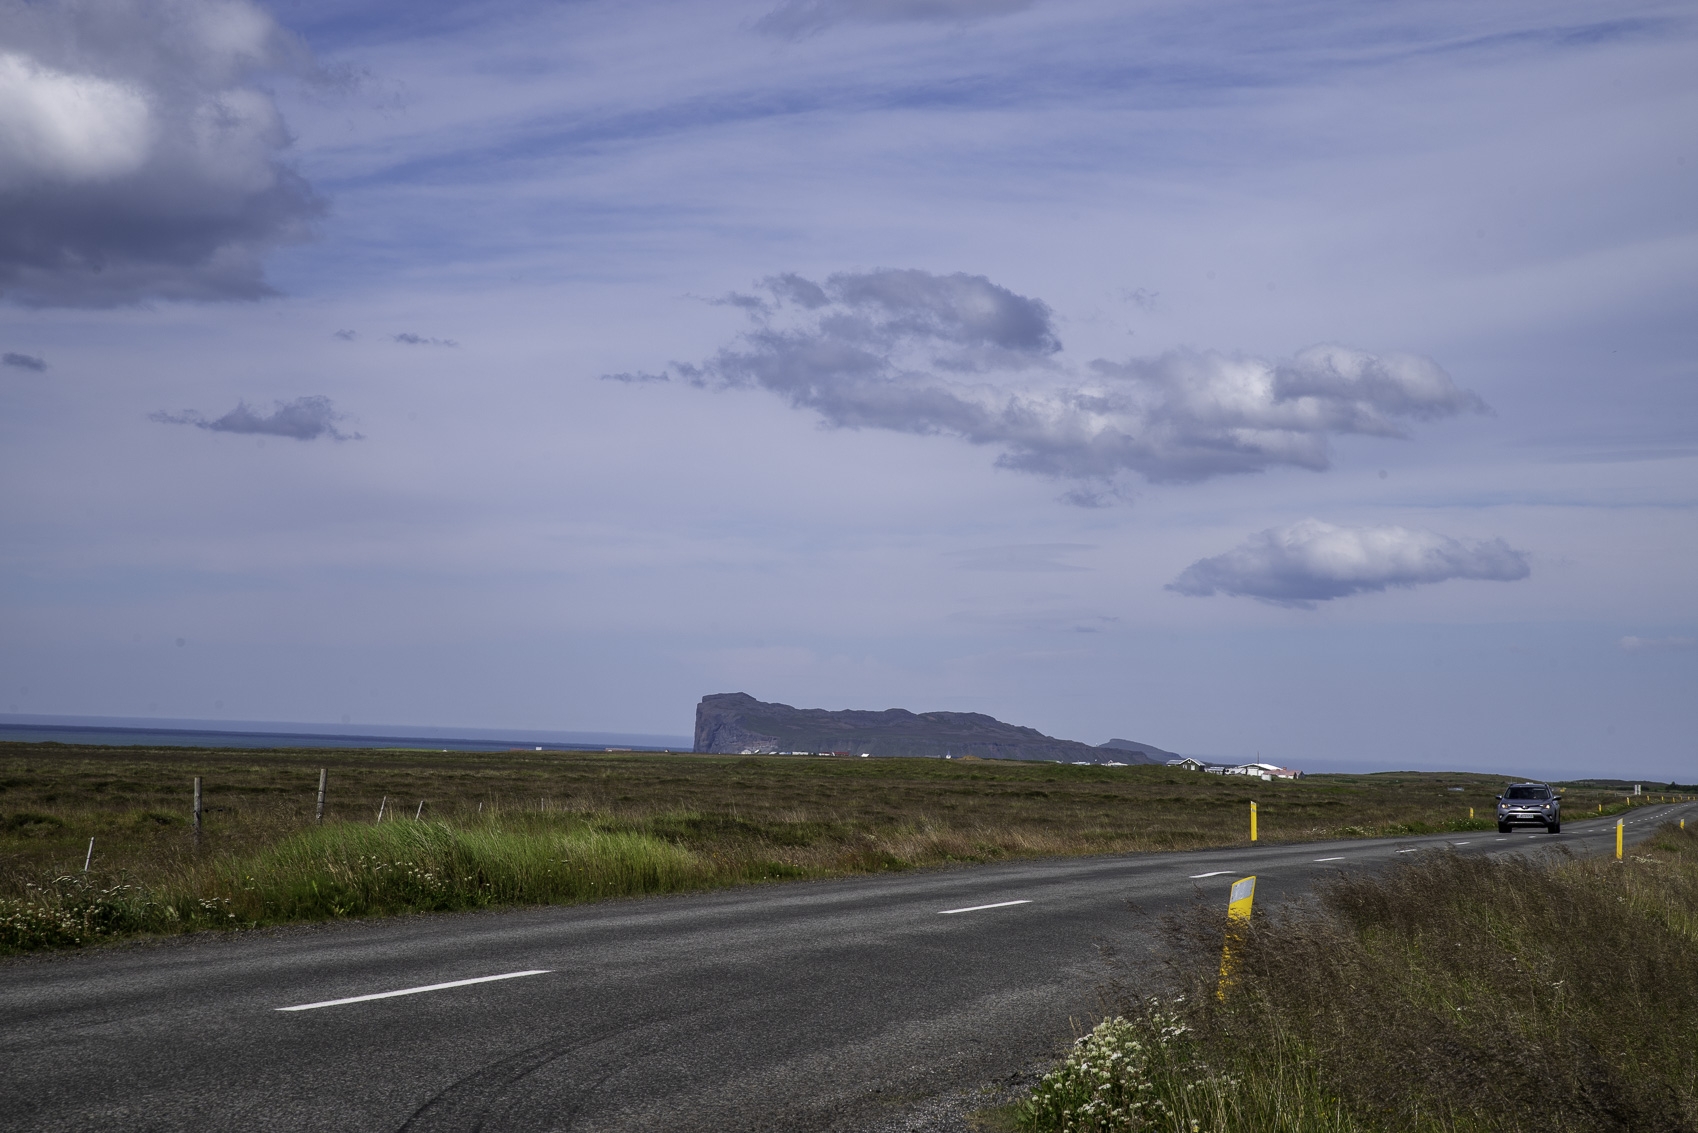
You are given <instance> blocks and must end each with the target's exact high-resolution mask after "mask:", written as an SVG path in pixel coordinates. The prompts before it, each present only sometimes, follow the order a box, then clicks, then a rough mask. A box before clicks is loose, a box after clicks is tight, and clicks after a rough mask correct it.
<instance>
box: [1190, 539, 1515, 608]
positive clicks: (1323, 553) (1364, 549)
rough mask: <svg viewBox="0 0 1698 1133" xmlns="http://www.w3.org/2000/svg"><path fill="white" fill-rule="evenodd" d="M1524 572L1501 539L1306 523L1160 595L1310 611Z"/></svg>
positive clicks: (1205, 564) (1202, 567)
mask: <svg viewBox="0 0 1698 1133" xmlns="http://www.w3.org/2000/svg"><path fill="white" fill-rule="evenodd" d="M1530 573H1531V570H1530V568H1529V566H1528V563H1527V553H1526V552H1524V551H1517V550H1515V549H1513V548H1511V547H1510V546H1509V545H1508V544H1507V543H1505V542H1504V541H1503V540H1502V539H1490V540H1484V541H1466V542H1465V541H1462V540H1457V539H1452V538H1450V537H1449V536H1446V535H1440V534H1438V533H1437V532H1433V531H1418V530H1411V529H1409V528H1407V527H1391V526H1385V527H1337V526H1334V525H1333V524H1330V523H1322V522H1321V521H1320V520H1318V519H1305V520H1302V521H1301V522H1298V523H1294V524H1291V525H1290V526H1288V527H1281V528H1270V529H1269V530H1266V531H1262V532H1258V533H1257V534H1255V535H1252V536H1250V538H1248V539H1246V540H1245V541H1244V542H1243V543H1241V544H1239V545H1238V546H1237V547H1234V548H1233V549H1232V550H1230V551H1228V552H1226V553H1225V554H1222V555H1215V556H1214V557H1212V558H1207V559H1200V560H1198V561H1197V562H1194V563H1192V564H1191V565H1190V566H1188V567H1186V568H1185V570H1184V571H1183V572H1182V573H1181V574H1180V575H1179V577H1178V578H1176V579H1174V580H1173V581H1172V582H1171V583H1169V584H1168V586H1167V589H1169V590H1173V591H1177V592H1178V593H1180V594H1187V595H1192V596H1194V597H1207V596H1210V595H1213V594H1216V593H1220V594H1231V595H1235V596H1240V597H1248V598H1259V599H1261V600H1262V601H1264V602H1271V603H1274V604H1275V605H1280V606H1295V607H1299V608H1302V609H1310V608H1313V606H1314V605H1315V603H1316V602H1325V601H1329V600H1331V599H1333V598H1343V597H1347V596H1349V595H1351V594H1361V593H1366V592H1369V591H1379V590H1385V589H1387V588H1388V587H1392V586H1402V587H1410V586H1416V585H1419V584H1421V583H1428V582H1445V581H1447V580H1449V579H1453V578H1472V579H1486V580H1490V581H1495V582H1513V581H1516V580H1518V579H1523V578H1526V577H1527V576H1528V575H1529V574H1530Z"/></svg>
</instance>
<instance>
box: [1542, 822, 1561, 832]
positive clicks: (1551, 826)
mask: <svg viewBox="0 0 1698 1133" xmlns="http://www.w3.org/2000/svg"><path fill="white" fill-rule="evenodd" d="M1545 831H1546V833H1549V834H1561V833H1562V819H1560V818H1558V819H1555V820H1553V821H1551V822H1548V823H1546V824H1545Z"/></svg>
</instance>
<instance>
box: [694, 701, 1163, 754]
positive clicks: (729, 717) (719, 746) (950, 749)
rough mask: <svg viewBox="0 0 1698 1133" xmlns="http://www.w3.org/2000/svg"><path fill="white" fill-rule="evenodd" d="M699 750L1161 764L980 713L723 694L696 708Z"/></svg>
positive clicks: (726, 752) (1122, 751) (731, 752)
mask: <svg viewBox="0 0 1698 1133" xmlns="http://www.w3.org/2000/svg"><path fill="white" fill-rule="evenodd" d="M696 750H697V751H699V752H714V753H723V754H740V753H753V752H773V751H847V752H852V753H853V754H855V755H860V754H861V753H862V752H865V753H867V754H868V755H881V756H931V757H938V756H943V755H946V754H948V755H956V756H962V755H976V756H978V757H980V758H981V759H1059V760H1062V761H1064V762H1067V763H1075V762H1090V763H1104V762H1107V761H1108V760H1110V759H1115V760H1118V761H1119V762H1121V763H1156V762H1159V760H1155V759H1152V758H1150V757H1149V756H1147V755H1145V754H1144V753H1142V752H1139V751H1127V750H1121V749H1107V748H1095V747H1092V746H1091V745H1089V744H1082V743H1075V742H1074V741H1072V740H1058V739H1056V738H1054V737H1053V736H1046V735H1044V734H1043V733H1042V732H1040V731H1038V730H1037V729H1035V728H1022V727H1019V726H1018V725H1015V724H1005V723H1003V722H1002V721H1001V720H998V719H996V718H995V717H991V716H986V715H983V714H982V713H978V712H908V711H905V710H903V709H901V708H891V709H887V710H886V711H883V712H861V711H847V712H829V711H827V710H825V709H823V708H792V707H791V706H790V705H788V704H772V703H768V702H767V701H762V700H756V699H755V698H754V697H752V696H750V695H748V694H747V693H742V692H725V693H715V694H713V695H710V696H704V697H702V702H701V703H700V704H699V705H697V706H696Z"/></svg>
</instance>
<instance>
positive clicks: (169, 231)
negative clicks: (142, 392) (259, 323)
mask: <svg viewBox="0 0 1698 1133" xmlns="http://www.w3.org/2000/svg"><path fill="white" fill-rule="evenodd" d="M286 72H288V73H294V74H296V75H300V76H303V77H307V78H311V77H312V76H313V75H314V74H315V72H314V70H313V66H312V63H311V60H310V59H309V57H308V55H307V53H306V51H305V49H304V48H303V47H302V46H301V45H300V43H299V42H298V41H297V40H296V39H295V38H294V37H293V36H291V35H290V34H289V33H287V32H285V31H284V30H283V29H282V28H280V27H279V26H278V25H277V23H276V22H275V21H274V20H273V19H272V18H271V16H270V15H269V14H268V13H267V12H266V11H265V10H264V9H263V8H261V7H260V6H259V5H258V4H255V3H253V2H251V0H177V2H175V3H171V4H158V3H152V2H150V0H59V2H55V3H48V4H43V3H35V2H31V0H0V295H3V296H5V297H7V298H10V299H12V300H14V301H16V302H20V303H23V304H26V305H33V306H73V307H104V306H116V305H121V304H129V303H138V302H143V301H146V300H150V299H191V300H206V299H213V300H220V299H224V300H228V299H255V298H259V297H262V296H265V295H268V294H271V293H272V292H271V288H270V287H269V285H268V284H267V283H266V281H265V276H264V271H263V264H262V261H263V258H264V256H265V254H266V253H267V252H268V251H270V250H271V249H273V248H275V247H276V246H278V245H279V244H283V243H288V242H291V241H297V240H301V239H304V238H306V237H307V236H308V235H309V226H310V224H311V222H312V221H313V220H314V219H315V218H316V217H318V216H319V215H320V214H321V213H322V211H323V203H322V201H321V200H320V199H319V198H318V196H317V195H316V194H315V193H314V192H313V191H312V189H311V188H310V186H308V185H307V183H306V182H305V181H304V180H302V178H301V177H300V176H299V175H298V174H296V173H295V172H294V171H293V170H292V169H290V168H289V167H288V166H287V165H285V164H284V163H283V161H282V154H283V153H284V152H285V151H286V149H287V148H288V146H289V144H290V137H289V134H288V131H287V130H286V129H285V127H284V124H283V120H282V117H281V115H280V114H279V113H278V110H277V106H276V103H275V101H274V99H273V98H272V96H271V94H270V93H269V92H268V91H267V89H266V85H265V84H266V83H267V82H268V81H271V80H272V79H274V78H275V77H276V76H278V75H279V74H282V73H286Z"/></svg>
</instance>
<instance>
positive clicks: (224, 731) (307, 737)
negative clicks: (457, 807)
mask: <svg viewBox="0 0 1698 1133" xmlns="http://www.w3.org/2000/svg"><path fill="white" fill-rule="evenodd" d="M5 742H11V743H62V744H85V745H86V744H98V745H103V746H111V747H225V748H230V747H234V748H242V747H248V748H290V747H299V748H404V749H410V750H416V751H431V750H435V751H515V750H534V751H689V750H690V749H691V747H692V746H694V741H693V740H692V738H691V737H689V736H667V735H649V734H635V733H628V732H562V731H553V730H547V729H534V730H532V729H515V728H451V727H450V728H442V727H426V726H421V725H406V724H308V723H298V722H288V721H277V720H187V719H161V718H156V717H145V716H137V717H131V716H36V715H21V714H17V713H0V743H5Z"/></svg>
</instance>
